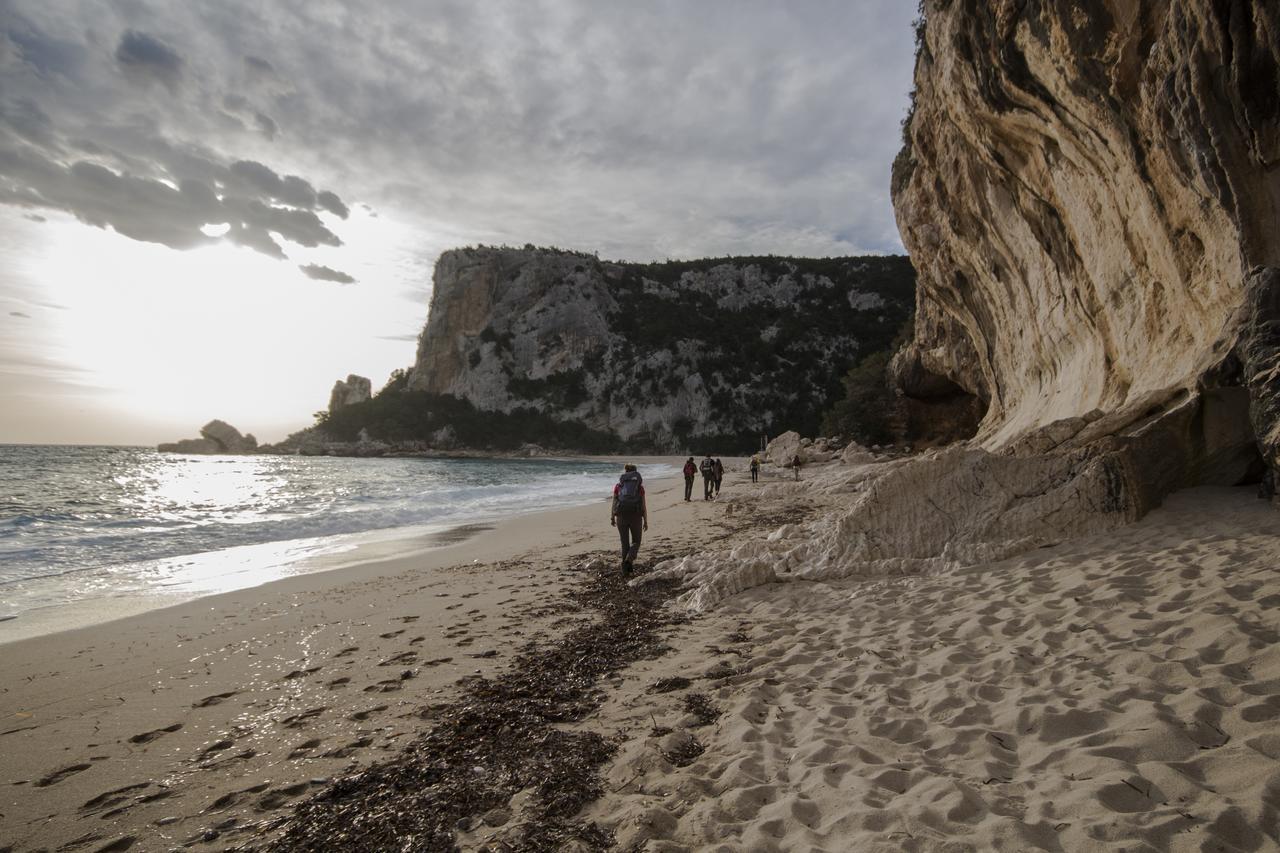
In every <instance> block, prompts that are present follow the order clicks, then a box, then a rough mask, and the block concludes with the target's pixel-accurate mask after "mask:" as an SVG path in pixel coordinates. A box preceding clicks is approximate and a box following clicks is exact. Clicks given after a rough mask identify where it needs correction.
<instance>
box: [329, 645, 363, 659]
mask: <svg viewBox="0 0 1280 853" xmlns="http://www.w3.org/2000/svg"><path fill="white" fill-rule="evenodd" d="M358 651H360V647H359V646H347V647H346V648H345V649H343V650H342V651H340V652H338V653H337V654H335V655H334V657H335V658H345V657H349V656H350V655H353V654H355V653H356V652H358Z"/></svg>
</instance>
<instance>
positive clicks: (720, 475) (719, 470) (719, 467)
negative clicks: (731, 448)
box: [716, 456, 724, 497]
mask: <svg viewBox="0 0 1280 853" xmlns="http://www.w3.org/2000/svg"><path fill="white" fill-rule="evenodd" d="M723 479H724V463H723V462H721V461H720V457H719V456H717V457H716V497H720V481H721V480H723Z"/></svg>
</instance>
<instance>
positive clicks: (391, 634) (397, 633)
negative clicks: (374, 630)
mask: <svg viewBox="0 0 1280 853" xmlns="http://www.w3.org/2000/svg"><path fill="white" fill-rule="evenodd" d="M403 633H404V629H403V628H401V629H400V630H399V631H388V632H387V633H385V634H379V635H378V636H379V637H381V638H382V639H384V640H390V639H391V638H392V637H398V636H400V635H401V634H403Z"/></svg>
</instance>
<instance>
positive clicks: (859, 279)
mask: <svg viewBox="0 0 1280 853" xmlns="http://www.w3.org/2000/svg"><path fill="white" fill-rule="evenodd" d="M913 280H914V274H913V272H912V270H911V265H910V263H909V261H907V259H905V258H901V257H864V258H832V259H821V260H806V259H789V258H737V259H723V260H707V261H691V262H669V263H659V264H625V263H614V262H608V261H601V260H599V259H598V258H596V257H594V256H593V255H586V254H581V253H573V252H562V251H558V250H549V249H534V248H532V247H527V248H525V249H504V248H476V249H460V250H455V251H450V252H446V253H445V254H443V255H442V256H441V257H440V259H439V261H438V263H437V264H436V268H435V277H434V282H435V287H434V290H433V293H432V297H431V309H430V312H429V314H428V320H427V325H426V329H425V330H424V332H423V334H422V336H421V338H420V341H419V348H418V357H417V361H416V363H415V364H414V367H413V370H412V371H411V373H410V376H409V388H410V389H411V390H415V391H425V392H429V393H431V394H448V395H451V396H453V397H457V398H460V399H463V400H466V401H468V402H470V403H471V404H472V405H474V406H475V407H476V408H477V409H480V410H483V411H498V412H511V411H513V410H516V409H521V408H526V409H535V410H537V411H540V412H544V413H547V414H549V415H552V416H554V417H556V418H557V419H562V420H571V421H576V422H580V423H583V424H585V425H587V426H589V427H591V428H592V429H595V430H599V431H602V432H604V433H610V434H614V435H617V436H618V437H619V438H620V439H622V440H623V441H624V442H627V443H629V444H631V445H632V446H639V445H646V446H653V447H666V448H676V447H680V448H683V447H684V446H685V443H686V442H688V441H690V440H697V439H699V438H707V439H710V438H713V437H714V438H719V439H725V440H729V439H732V440H737V441H746V442H747V443H748V445H747V446H750V442H751V441H753V438H754V436H755V435H758V434H760V433H774V432H778V431H780V430H781V429H784V428H790V427H796V428H800V429H807V430H808V431H810V432H812V430H813V429H814V428H816V426H817V421H818V418H819V417H820V415H821V414H822V412H823V411H824V410H825V409H826V408H827V407H829V406H830V405H831V403H832V402H833V399H834V398H835V397H837V396H838V395H839V394H840V393H841V388H840V384H839V380H840V378H841V377H842V376H843V375H844V373H845V372H846V371H847V370H848V369H849V367H850V366H851V365H852V364H853V363H854V362H855V361H857V359H858V358H859V357H861V356H862V355H864V354H866V353H868V352H871V351H874V350H877V349H884V348H885V347H887V346H888V345H889V343H890V342H891V341H892V339H893V337H894V335H895V333H896V332H897V331H898V329H899V328H900V326H901V325H902V323H903V322H904V321H905V320H906V318H907V316H908V315H909V312H910V308H911V302H912V300H913V298H914V296H913Z"/></svg>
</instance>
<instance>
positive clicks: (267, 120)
mask: <svg viewBox="0 0 1280 853" xmlns="http://www.w3.org/2000/svg"><path fill="white" fill-rule="evenodd" d="M253 123H254V124H255V125H257V127H258V130H260V131H262V134H263V136H265V137H267V138H268V139H275V136H276V133H278V132H279V130H280V128H279V127H277V126H276V123H275V121H274V120H273V119H272V118H271V116H269V115H267V114H266V113H260V112H257V111H255V112H254V114H253ZM329 195H333V193H329ZM334 198H337V196H334ZM326 206H327V205H326ZM343 219H346V217H345V216H344V217H343Z"/></svg>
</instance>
